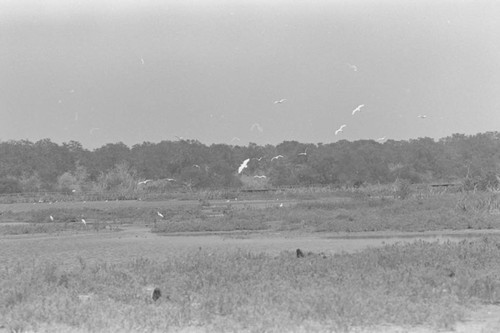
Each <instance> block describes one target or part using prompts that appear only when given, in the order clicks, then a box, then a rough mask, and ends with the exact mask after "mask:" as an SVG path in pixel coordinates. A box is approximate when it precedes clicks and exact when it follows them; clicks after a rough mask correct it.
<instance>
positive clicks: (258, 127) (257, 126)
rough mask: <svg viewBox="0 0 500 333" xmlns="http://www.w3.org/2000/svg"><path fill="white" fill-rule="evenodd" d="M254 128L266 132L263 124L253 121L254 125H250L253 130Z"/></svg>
mask: <svg viewBox="0 0 500 333" xmlns="http://www.w3.org/2000/svg"><path fill="white" fill-rule="evenodd" d="M254 129H257V131H259V132H260V133H262V132H264V128H262V126H260V124H258V123H253V124H252V126H250V131H253V130H254Z"/></svg>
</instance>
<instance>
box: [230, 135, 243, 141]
mask: <svg viewBox="0 0 500 333" xmlns="http://www.w3.org/2000/svg"><path fill="white" fill-rule="evenodd" d="M233 141H241V140H240V138H238V137H237V136H235V137H233V138H232V139H231V142H233Z"/></svg>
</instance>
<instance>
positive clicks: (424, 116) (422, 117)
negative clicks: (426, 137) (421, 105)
mask: <svg viewBox="0 0 500 333" xmlns="http://www.w3.org/2000/svg"><path fill="white" fill-rule="evenodd" d="M418 117H419V118H420V119H425V118H427V116H426V115H425V114H419V115H418Z"/></svg>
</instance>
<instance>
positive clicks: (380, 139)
mask: <svg viewBox="0 0 500 333" xmlns="http://www.w3.org/2000/svg"><path fill="white" fill-rule="evenodd" d="M384 140H385V137H383V138H378V139H377V141H384Z"/></svg>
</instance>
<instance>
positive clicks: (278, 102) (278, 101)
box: [274, 98, 287, 104]
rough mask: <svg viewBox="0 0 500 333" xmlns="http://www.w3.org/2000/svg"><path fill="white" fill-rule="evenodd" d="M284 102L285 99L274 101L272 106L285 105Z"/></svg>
mask: <svg viewBox="0 0 500 333" xmlns="http://www.w3.org/2000/svg"><path fill="white" fill-rule="evenodd" d="M286 101H287V99H286V98H282V99H280V100H277V101H274V104H281V103H285V102H286Z"/></svg>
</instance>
